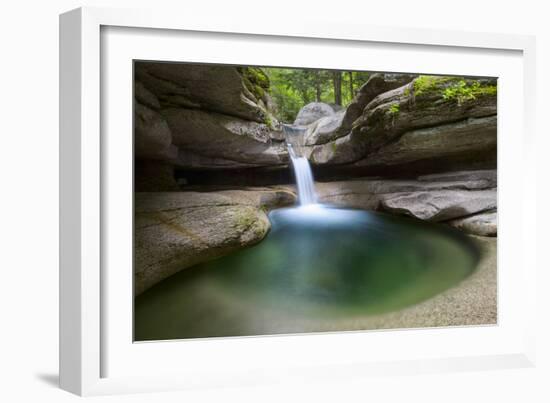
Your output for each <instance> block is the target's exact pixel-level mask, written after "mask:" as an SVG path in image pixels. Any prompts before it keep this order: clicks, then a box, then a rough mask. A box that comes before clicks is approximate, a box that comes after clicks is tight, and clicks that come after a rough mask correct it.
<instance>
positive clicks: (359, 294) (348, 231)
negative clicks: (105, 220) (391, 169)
mask: <svg viewBox="0 0 550 403" xmlns="http://www.w3.org/2000/svg"><path fill="white" fill-rule="evenodd" d="M269 217H270V220H271V223H272V229H271V231H270V233H269V234H268V236H267V237H266V238H265V239H264V240H263V241H262V242H260V243H259V244H257V245H255V246H253V247H250V248H248V249H245V250H242V251H239V252H237V253H234V254H232V255H229V256H225V257H222V258H219V259H217V260H214V261H211V262H208V263H203V264H200V265H197V266H194V267H191V268H188V269H185V270H182V271H181V272H179V273H177V274H175V275H174V276H172V277H169V278H167V279H165V280H164V281H162V282H161V283H159V284H157V285H155V286H154V287H152V288H151V289H149V290H147V291H146V292H144V293H143V294H141V295H140V296H138V297H137V298H136V299H135V306H134V308H135V318H134V319H135V320H134V325H135V329H134V335H135V340H136V341H144V340H167V339H185V338H198V337H220V336H243V335H261V334H280V333H300V332H304V331H311V330H312V329H313V330H315V323H323V324H324V325H323V326H322V327H323V328H324V329H326V328H327V326H326V324H327V323H331V322H333V323H335V327H334V329H333V330H339V329H338V327H337V323H339V321H340V320H341V319H342V318H347V319H349V320H353V319H354V318H360V317H363V316H368V315H377V314H382V313H385V312H389V311H395V310H399V309H402V308H404V307H407V306H410V305H412V304H416V303H418V302H421V301H423V300H426V299H428V298H430V297H432V296H434V295H436V294H438V293H441V292H442V291H444V290H446V289H448V288H450V287H452V286H453V285H456V284H457V283H459V282H460V281H461V280H463V279H464V278H465V277H467V276H468V275H469V274H470V273H472V271H473V270H474V269H475V267H476V264H477V261H478V259H479V254H478V252H477V250H476V248H475V246H474V245H473V244H472V243H471V242H470V241H469V239H468V238H467V237H466V236H464V235H462V234H460V233H458V232H456V231H454V230H452V229H450V228H449V229H447V228H446V227H444V226H441V225H432V224H429V223H424V222H420V221H417V220H412V219H407V218H400V217H395V216H389V215H384V214H379V213H373V212H367V211H362V210H349V209H338V208H332V207H328V206H322V205H316V204H315V205H309V206H302V207H296V208H288V209H279V210H274V211H272V212H271V213H270V215H269ZM328 328H330V326H328ZM341 330H345V329H341Z"/></svg>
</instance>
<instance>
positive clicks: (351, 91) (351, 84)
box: [348, 71, 355, 99]
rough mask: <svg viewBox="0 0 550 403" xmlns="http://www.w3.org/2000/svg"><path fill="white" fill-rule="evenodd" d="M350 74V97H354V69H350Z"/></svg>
mask: <svg viewBox="0 0 550 403" xmlns="http://www.w3.org/2000/svg"><path fill="white" fill-rule="evenodd" d="M348 74H349V95H350V99H353V97H354V96H355V91H354V90H353V71H348Z"/></svg>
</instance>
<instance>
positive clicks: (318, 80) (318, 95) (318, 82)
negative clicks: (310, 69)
mask: <svg viewBox="0 0 550 403" xmlns="http://www.w3.org/2000/svg"><path fill="white" fill-rule="evenodd" d="M315 95H316V101H317V102H321V77H320V74H319V72H318V71H316V72H315Z"/></svg>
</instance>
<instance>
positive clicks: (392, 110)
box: [388, 103, 399, 116]
mask: <svg viewBox="0 0 550 403" xmlns="http://www.w3.org/2000/svg"><path fill="white" fill-rule="evenodd" d="M388 112H389V113H390V115H392V116H397V115H399V104H398V103H394V104H391V106H390V108H389V109H388Z"/></svg>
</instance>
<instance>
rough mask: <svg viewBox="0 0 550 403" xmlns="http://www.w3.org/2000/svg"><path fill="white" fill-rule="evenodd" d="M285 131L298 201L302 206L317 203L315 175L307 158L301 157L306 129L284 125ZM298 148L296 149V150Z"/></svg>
mask: <svg viewBox="0 0 550 403" xmlns="http://www.w3.org/2000/svg"><path fill="white" fill-rule="evenodd" d="M283 131H284V132H285V137H286V140H287V148H288V154H289V155H290V159H291V161H292V167H293V169H294V176H295V177H296V186H297V187H298V201H299V202H300V205H302V206H305V205H308V204H316V203H317V194H316V193H315V184H314V182H313V173H312V171H311V166H310V165H309V161H308V159H307V158H306V157H304V156H302V155H300V154H301V152H302V148H301V145H302V144H303V136H304V134H305V129H303V128H297V127H293V126H288V125H283ZM295 146H296V149H295Z"/></svg>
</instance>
